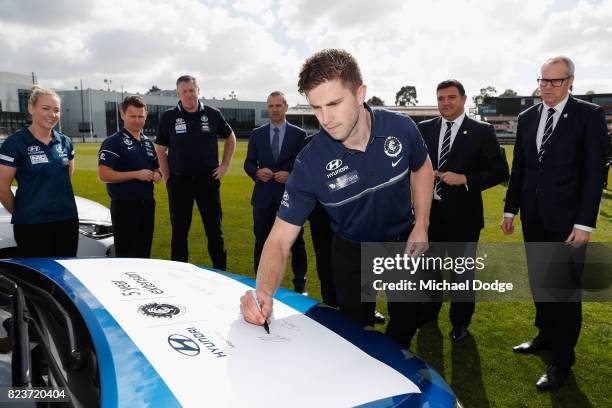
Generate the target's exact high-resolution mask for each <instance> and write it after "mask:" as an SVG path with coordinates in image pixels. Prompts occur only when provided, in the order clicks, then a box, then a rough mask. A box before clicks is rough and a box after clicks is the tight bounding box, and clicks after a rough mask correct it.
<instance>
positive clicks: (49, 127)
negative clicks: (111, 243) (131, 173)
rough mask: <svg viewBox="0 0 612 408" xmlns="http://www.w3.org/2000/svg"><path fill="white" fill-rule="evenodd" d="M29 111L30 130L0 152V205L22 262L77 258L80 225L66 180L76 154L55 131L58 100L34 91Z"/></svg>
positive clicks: (46, 91) (12, 138)
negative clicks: (7, 214)
mask: <svg viewBox="0 0 612 408" xmlns="http://www.w3.org/2000/svg"><path fill="white" fill-rule="evenodd" d="M28 111H29V112H30V115H32V124H31V125H30V126H28V127H24V128H23V129H21V130H20V131H19V132H17V133H15V134H13V135H11V136H9V137H8V138H7V139H6V141H5V142H4V144H3V145H2V147H1V148H0V202H2V205H3V206H4V208H6V209H7V210H8V211H9V212H10V213H11V214H12V219H11V223H12V224H13V231H14V234H15V241H16V242H17V247H18V248H19V252H20V255H21V256H23V257H69V256H76V253H77V246H78V242H79V219H78V213H77V207H76V202H75V200H74V193H73V191H72V183H71V180H70V179H71V177H72V173H73V171H74V148H73V146H72V141H71V140H70V139H69V138H68V137H67V136H65V135H63V134H61V133H59V132H57V131H55V130H54V129H53V128H54V127H55V126H56V125H57V123H58V122H59V118H60V98H59V96H58V95H57V94H56V93H55V92H53V91H52V90H49V89H45V88H41V87H39V86H36V85H35V86H33V87H32V91H31V94H30V99H29V102H28ZM13 180H17V192H16V194H15V195H13V192H12V190H11V184H12V182H13Z"/></svg>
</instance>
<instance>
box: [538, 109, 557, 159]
mask: <svg viewBox="0 0 612 408" xmlns="http://www.w3.org/2000/svg"><path fill="white" fill-rule="evenodd" d="M555 112H556V110H555V108H548V116H547V117H546V125H545V126H544V135H543V136H542V143H541V144H540V150H539V151H538V161H539V162H541V161H542V158H543V157H544V153H545V152H546V149H544V146H545V145H546V142H548V139H550V136H551V135H552V132H553V116H554V114H555Z"/></svg>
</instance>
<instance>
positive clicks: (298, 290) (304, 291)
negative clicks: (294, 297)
mask: <svg viewBox="0 0 612 408" xmlns="http://www.w3.org/2000/svg"><path fill="white" fill-rule="evenodd" d="M294 291H295V292H296V293H299V294H300V295H304V296H308V292H306V289H304V288H295V290H294Z"/></svg>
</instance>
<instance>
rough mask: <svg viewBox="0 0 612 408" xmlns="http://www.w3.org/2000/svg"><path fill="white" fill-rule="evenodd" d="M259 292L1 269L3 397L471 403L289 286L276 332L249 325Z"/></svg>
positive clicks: (112, 266)
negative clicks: (244, 299) (34, 390)
mask: <svg viewBox="0 0 612 408" xmlns="http://www.w3.org/2000/svg"><path fill="white" fill-rule="evenodd" d="M254 284H255V281H254V280H253V279H251V278H246V277H242V276H238V275H234V274H230V273H226V272H220V271H215V270H210V269H207V268H202V267H198V266H195V265H191V264H187V263H180V262H173V261H163V260H153V259H125V258H90V259H61V260H49V259H24V260H5V261H0V293H2V294H3V296H4V297H5V298H9V303H10V305H11V307H10V308H9V309H10V314H11V316H12V317H11V318H10V319H8V320H6V321H5V322H4V323H3V326H4V327H6V328H7V329H8V333H9V335H10V337H11V338H12V354H10V355H4V360H3V359H2V358H0V380H2V379H8V378H10V379H11V380H10V383H8V384H6V383H5V384H2V383H0V388H1V387H3V386H4V387H6V386H13V387H17V386H20V387H32V386H36V387H53V388H55V389H57V390H58V391H60V390H64V391H65V393H66V395H67V396H69V397H70V399H71V404H72V406H77V407H95V406H102V407H134V406H152V407H179V406H184V407H245V406H249V407H302V406H303V407H345V406H347V407H348V406H359V407H377V408H378V407H420V406H426V407H451V408H452V407H460V404H459V403H458V401H457V400H456V398H455V396H454V394H453V392H452V390H451V389H450V387H449V386H448V385H447V384H446V382H445V381H444V380H443V379H442V377H440V375H439V374H437V373H436V372H435V371H434V370H433V369H432V368H431V367H430V366H429V365H428V364H426V363H425V362H423V361H422V360H420V359H419V358H417V357H416V356H415V355H413V354H412V353H410V352H409V351H406V350H402V349H401V348H400V346H399V345H398V344H397V343H395V342H393V341H392V340H390V339H389V338H387V337H386V336H384V335H382V334H381V333H379V332H376V331H367V330H363V329H362V328H361V327H359V326H358V325H356V324H354V323H353V322H352V321H349V320H348V319H346V318H344V316H343V315H341V314H340V313H339V312H338V311H337V310H336V309H333V308H330V307H327V306H325V305H322V304H320V303H319V302H318V301H317V300H315V299H312V298H309V297H306V296H302V295H300V294H297V293H295V292H292V291H289V290H285V289H281V290H279V291H278V293H277V295H276V296H275V305H274V313H273V315H272V316H271V318H270V325H269V329H270V333H269V334H268V333H266V331H265V330H264V328H263V327H262V326H255V325H251V324H249V323H246V322H245V321H244V319H243V317H242V315H241V313H240V308H239V296H240V295H241V294H243V293H244V292H245V290H248V289H249V288H253V287H254ZM0 357H2V356H0ZM28 367H31V370H29V369H28ZM9 370H10V374H8V371H9Z"/></svg>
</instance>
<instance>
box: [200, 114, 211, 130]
mask: <svg viewBox="0 0 612 408" xmlns="http://www.w3.org/2000/svg"><path fill="white" fill-rule="evenodd" d="M201 120H202V132H210V126H209V125H208V116H206V115H202V118H201Z"/></svg>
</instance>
